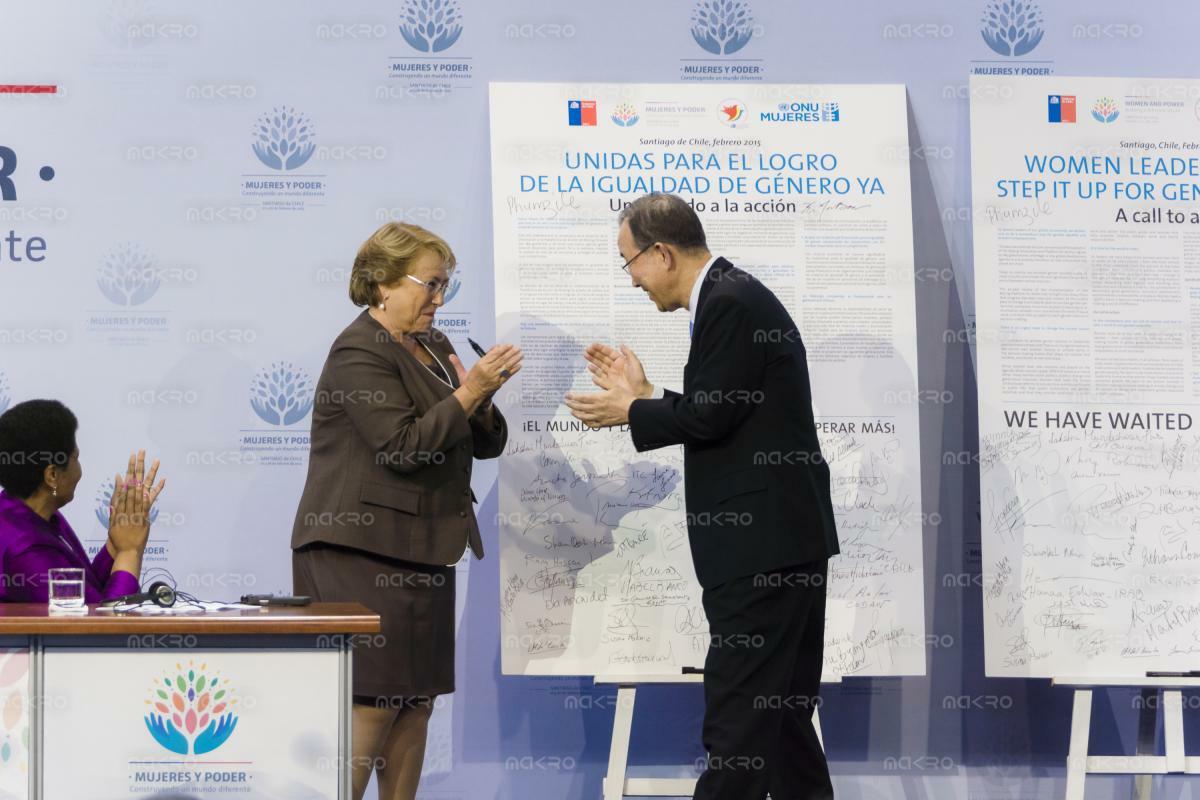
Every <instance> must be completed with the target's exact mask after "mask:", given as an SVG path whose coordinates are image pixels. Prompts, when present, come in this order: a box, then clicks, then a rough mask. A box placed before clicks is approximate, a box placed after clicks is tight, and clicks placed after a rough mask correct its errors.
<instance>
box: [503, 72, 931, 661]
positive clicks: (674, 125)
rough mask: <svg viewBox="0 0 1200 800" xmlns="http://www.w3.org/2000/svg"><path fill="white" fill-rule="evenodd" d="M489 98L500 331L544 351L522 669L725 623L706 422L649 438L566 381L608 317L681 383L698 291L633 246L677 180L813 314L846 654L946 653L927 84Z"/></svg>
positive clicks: (524, 558)
mask: <svg viewBox="0 0 1200 800" xmlns="http://www.w3.org/2000/svg"><path fill="white" fill-rule="evenodd" d="M491 123H492V181H493V183H492V193H493V194H492V202H493V215H494V216H493V219H494V239H495V261H496V263H495V274H496V303H497V310H498V314H499V321H498V338H499V340H500V341H505V342H516V343H518V344H519V345H520V346H521V347H522V348H523V350H524V352H525V366H524V369H523V370H522V371H521V372H520V373H519V374H518V375H517V376H516V377H515V378H514V379H513V380H512V381H511V382H510V383H509V384H508V386H507V388H506V390H505V396H504V397H503V398H502V405H503V408H504V409H505V413H506V414H507V415H508V418H509V423H510V435H509V444H508V449H507V452H506V453H505V454H504V457H503V458H502V460H501V465H500V487H499V492H500V496H499V503H500V505H499V508H500V537H501V546H500V550H501V552H500V560H501V575H500V581H501V586H500V591H501V599H500V602H501V615H502V623H501V624H502V633H503V638H502V655H503V670H504V672H505V673H526V674H645V673H655V674H671V673H676V672H678V671H679V669H680V668H681V667H684V666H694V665H700V664H702V663H703V661H704V656H705V653H706V652H707V649H708V634H707V626H706V620H705V618H704V614H703V611H702V609H701V606H700V588H699V585H698V584H697V583H696V578H695V574H694V572H693V569H692V565H691V557H690V552H689V549H688V542H687V525H686V518H685V509H684V502H683V475H682V457H683V452H682V448H678V447H675V448H668V449H663V450H656V451H652V452H647V453H641V454H638V453H636V452H635V451H634V449H633V447H632V444H631V443H630V440H629V434H628V431H627V430H606V431H593V430H586V429H582V428H581V425H580V424H579V423H578V422H577V421H576V420H574V419H573V418H572V417H571V416H570V414H569V412H568V410H567V408H566V407H565V405H563V402H562V397H563V394H564V393H565V392H567V391H568V390H575V391H588V390H590V389H591V388H592V387H591V383H590V380H589V378H588V375H587V372H586V370H585V365H584V361H583V358H582V352H583V349H584V347H585V346H586V345H587V344H588V343H590V342H592V341H603V342H608V343H611V344H617V343H626V344H628V345H630V346H631V347H632V348H633V349H634V350H635V351H636V352H637V353H638V354H639V356H640V357H641V359H642V361H643V363H644V365H645V367H646V370H647V373H648V375H649V377H650V379H651V380H652V381H654V382H655V383H658V384H661V385H664V386H668V387H671V388H674V389H676V390H678V389H681V388H682V377H681V376H682V368H683V364H684V362H685V361H686V360H687V353H688V344H689V340H688V330H687V325H688V316H687V314H686V313H682V312H681V313H676V314H659V313H657V312H656V311H655V309H654V307H653V305H652V304H651V303H649V302H648V301H647V300H646V298H645V297H644V295H643V294H642V292H640V291H638V290H636V289H634V288H633V287H632V286H631V285H630V279H629V277H628V276H627V275H626V274H625V273H624V272H622V271H621V269H620V264H621V259H620V258H619V256H618V253H617V248H616V234H617V213H618V211H619V210H620V209H621V208H622V205H623V204H624V203H628V202H630V201H632V200H634V199H636V198H637V197H638V196H640V195H642V194H645V193H647V192H654V191H664V192H672V193H676V194H679V195H681V196H682V197H684V198H685V199H688V200H689V201H692V202H693V203H694V205H695V208H696V210H697V212H698V213H699V215H700V217H701V219H702V220H703V222H704V225H705V229H706V231H707V233H708V240H709V244H710V247H711V248H712V249H713V252H714V253H717V254H720V255H723V256H725V257H727V258H729V259H730V260H731V261H733V262H734V263H735V264H736V265H737V266H739V267H742V268H743V269H746V270H748V271H749V272H751V273H752V274H753V275H755V276H756V277H757V278H759V279H760V280H762V281H763V282H764V283H766V284H767V285H768V286H770V287H771V288H772V289H773V290H774V291H775V293H776V294H777V295H778V296H779V298H780V299H781V300H782V301H783V302H784V304H785V305H786V306H787V307H788V309H789V310H790V311H791V314H792V315H793V317H794V319H795V320H796V322H797V323H798V325H799V327H800V330H801V332H802V336H803V338H804V342H805V345H806V347H807V351H808V363H809V369H810V373H811V376H812V386H813V396H814V405H815V411H816V413H817V418H818V425H819V430H820V433H821V440H822V449H823V452H824V455H825V457H826V458H827V460H828V461H829V462H830V464H831V467H832V471H833V500H834V506H835V509H836V512H837V516H838V525H839V533H840V538H841V546H842V555H840V556H839V557H837V558H835V559H834V560H833V561H831V562H830V589H829V607H828V625H827V649H826V670H827V673H837V674H844V675H856V674H858V675H903V674H918V673H921V672H923V671H924V664H925V661H924V643H925V642H924V614H923V611H922V609H923V596H924V589H923V580H922V548H921V523H922V514H921V496H920V487H921V481H920V471H919V466H920V465H919V458H918V430H917V404H918V402H919V400H920V396H919V392H918V390H917V381H916V374H917V373H916V369H917V363H916V352H917V348H916V341H915V328H916V325H915V310H914V285H913V257H912V223H911V210H910V195H909V174H908V166H909V153H908V137H907V115H906V104H905V91H904V88H903V87H902V86H834V85H825V86H798V85H757V86H753V87H751V86H746V85H744V84H741V85H722V84H705V85H678V84H670V85H650V84H632V85H606V86H596V85H585V86H581V85H567V84H550V83H545V84H492V86H491ZM794 457H796V455H795V454H790V453H784V452H780V453H764V454H763V463H764V464H770V463H783V460H784V459H788V458H794ZM772 459H774V460H775V461H774V462H772ZM796 534H797V535H798V536H800V535H804V534H803V532H802V531H797V532H796Z"/></svg>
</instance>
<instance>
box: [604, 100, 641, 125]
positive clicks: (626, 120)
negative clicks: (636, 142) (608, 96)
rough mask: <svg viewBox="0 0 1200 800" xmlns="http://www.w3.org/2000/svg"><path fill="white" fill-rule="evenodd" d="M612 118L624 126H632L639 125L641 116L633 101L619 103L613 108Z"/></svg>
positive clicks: (615, 122) (617, 123)
mask: <svg viewBox="0 0 1200 800" xmlns="http://www.w3.org/2000/svg"><path fill="white" fill-rule="evenodd" d="M611 119H612V121H613V123H614V124H616V125H619V126H620V127H622V128H631V127H633V126H634V125H637V123H638V120H639V119H640V117H639V116H638V113H637V109H636V108H634V107H633V105H632V104H631V103H618V104H617V107H616V108H614V109H613V113H612V117H611Z"/></svg>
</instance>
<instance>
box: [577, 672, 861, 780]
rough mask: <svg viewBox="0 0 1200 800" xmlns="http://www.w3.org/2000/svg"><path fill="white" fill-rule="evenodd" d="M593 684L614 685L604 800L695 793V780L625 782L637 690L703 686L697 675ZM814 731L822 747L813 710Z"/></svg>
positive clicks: (614, 678) (604, 679)
mask: <svg viewBox="0 0 1200 800" xmlns="http://www.w3.org/2000/svg"><path fill="white" fill-rule="evenodd" d="M593 680H594V682H595V683H596V684H616V685H617V711H616V714H615V716H614V717H613V733H612V746H611V747H610V748H609V751H608V775H607V776H606V777H605V778H604V800H621V798H623V797H625V796H627V795H629V796H633V797H691V796H692V794H694V793H695V791H696V779H695V778H626V777H625V770H626V767H627V766H628V764H629V737H630V734H631V733H632V731H633V704H634V701H635V700H636V698H637V687H638V685H639V684H646V683H703V682H704V676H703V675H700V674H687V675H683V674H676V675H597V676H596V677H595V678H594V679H593ZM840 681H841V677H840V676H839V677H837V678H830V677H829V676H828V675H825V676H822V678H821V682H822V683H832V682H840ZM812 719H813V727H814V728H816V731H817V740H818V741H820V742H821V747H824V746H825V740H824V739H823V738H822V736H821V720H820V718H819V716H818V714H817V709H815V708H814V709H813V718H812Z"/></svg>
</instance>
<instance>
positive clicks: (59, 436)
mask: <svg viewBox="0 0 1200 800" xmlns="http://www.w3.org/2000/svg"><path fill="white" fill-rule="evenodd" d="M78 429H79V420H77V419H76V418H75V415H74V414H73V413H71V409H69V408H67V407H66V406H64V405H63V404H62V403H60V402H58V401H57V400H26V401H25V402H24V403H17V404H16V405H15V406H13V407H12V408H10V409H9V410H8V411H6V412H4V414H0V488H3V489H4V490H5V491H6V492H8V493H9V494H12V495H15V496H16V497H19V498H21V499H22V500H24V499H25V498H28V497H30V496H31V495H32V494H33V493H34V492H36V491H37V488H38V487H39V486H41V485H42V480H43V477H44V473H45V471H46V467H48V466H50V465H51V464H53V465H55V466H58V467H66V466H67V462H69V461H70V460H71V454H72V453H74V452H75V431H77V430H78Z"/></svg>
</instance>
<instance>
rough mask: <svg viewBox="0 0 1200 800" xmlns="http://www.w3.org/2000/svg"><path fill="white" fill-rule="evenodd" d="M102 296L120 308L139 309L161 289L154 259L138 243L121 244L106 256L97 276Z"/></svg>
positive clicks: (160, 279)
mask: <svg viewBox="0 0 1200 800" xmlns="http://www.w3.org/2000/svg"><path fill="white" fill-rule="evenodd" d="M96 285H97V286H99V287H100V292H101V294H103V295H104V296H105V297H107V298H108V299H109V300H111V301H112V302H113V303H115V304H116V305H119V306H137V305H141V304H142V303H144V302H146V301H147V300H149V299H150V298H151V297H153V296H154V294H155V292H157V291H158V287H159V286H161V285H162V276H161V275H160V274H159V272H158V270H156V269H155V268H154V257H153V256H152V255H150V253H149V252H148V251H147V250H146V249H145V248H143V247H142V246H141V245H139V244H136V243H135V242H121V243H120V244H118V245H116V246H115V247H114V248H113V249H112V250H109V251H108V253H106V254H105V255H104V258H103V260H102V261H101V263H100V268H99V270H98V272H97V276H96Z"/></svg>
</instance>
